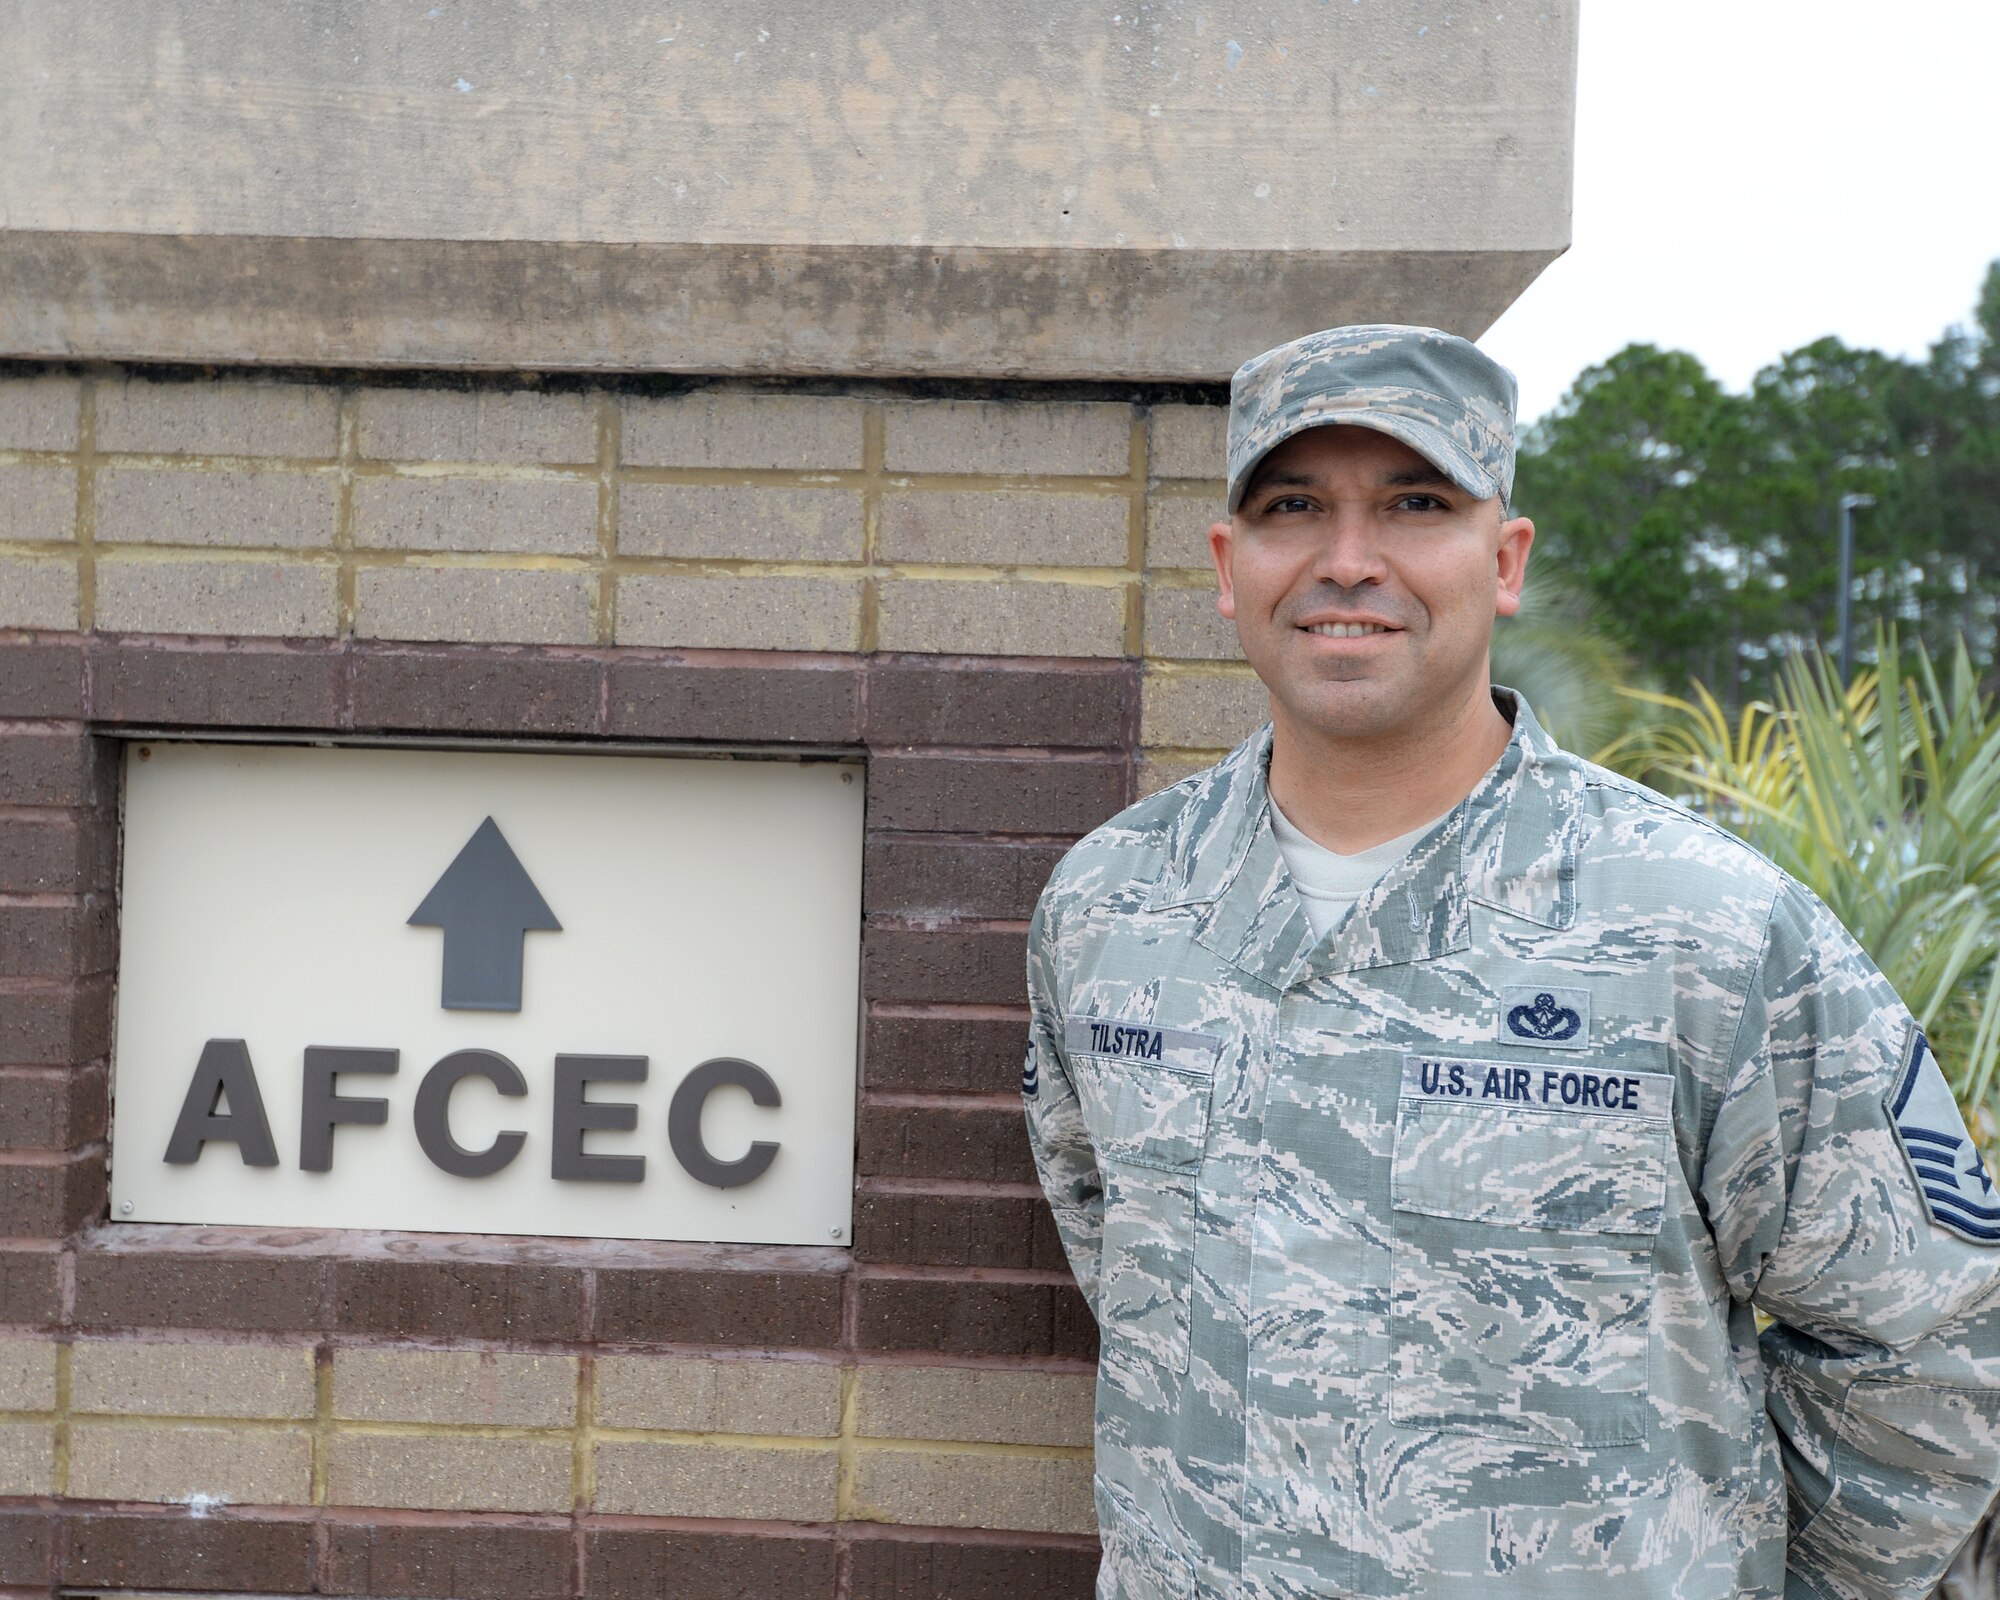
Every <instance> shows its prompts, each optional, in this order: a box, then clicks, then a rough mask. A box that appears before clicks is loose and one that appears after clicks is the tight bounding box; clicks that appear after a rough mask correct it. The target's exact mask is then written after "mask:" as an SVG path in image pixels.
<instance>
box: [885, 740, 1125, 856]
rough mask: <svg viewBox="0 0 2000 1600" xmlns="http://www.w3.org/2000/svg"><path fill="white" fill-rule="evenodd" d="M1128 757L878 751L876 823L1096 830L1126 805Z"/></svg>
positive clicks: (915, 827) (944, 829) (956, 829)
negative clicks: (1103, 757) (887, 752)
mask: <svg viewBox="0 0 2000 1600" xmlns="http://www.w3.org/2000/svg"><path fill="white" fill-rule="evenodd" d="M1125 795H1126V764H1125V762H1124V761H1123V759H1122V758H1121V759H1117V760H1112V759H1088V760H1080V759H1074V758H1071V759H1061V760H1058V759H1054V758H1050V757H1043V756H1017V757H1004V756H905V755H894V756H877V757H875V758H874V759H873V760H872V761H871V762H870V763H869V767H868V826H869V827H870V828H871V829H874V830H877V831H883V832H887V831H891V830H893V831H898V832H912V833H1040V834H1059V835H1063V836H1065V837H1074V836H1075V835H1078V834H1083V833H1088V832H1089V831H1090V830H1091V829H1092V828H1094V827H1096V826H1097V825H1098V824H1099V823H1100V822H1102V821H1104V820H1105V818H1107V817H1109V816H1111V815H1112V814H1113V813H1114V812H1116V811H1118V810H1119V809H1120V808H1121V807H1122V806H1124V804H1125Z"/></svg>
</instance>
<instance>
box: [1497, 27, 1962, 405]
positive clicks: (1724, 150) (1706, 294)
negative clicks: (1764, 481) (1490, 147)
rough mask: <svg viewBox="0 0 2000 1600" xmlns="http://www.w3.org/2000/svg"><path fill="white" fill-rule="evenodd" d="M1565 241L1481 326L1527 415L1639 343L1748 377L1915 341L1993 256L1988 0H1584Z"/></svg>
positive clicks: (1737, 381)
mask: <svg viewBox="0 0 2000 1600" xmlns="http://www.w3.org/2000/svg"><path fill="white" fill-rule="evenodd" d="M1582 29H1583V31H1582V42H1581V48H1580V58H1579V62H1578V68H1577V107H1576V210H1575V220H1574V226H1573V230H1572V233H1571V239H1572V241H1573V242H1572V243H1571V245H1570V249H1569V253H1568V254H1567V255H1565V256H1563V257H1562V258H1560V259H1559V260H1558V261H1557V262H1556V263H1555V264H1554V265H1553V266H1551V267H1550V268H1549V269H1548V270H1547V271H1546V272H1544V273H1543V274H1542V276H1541V277H1540V278H1539V279H1538V280H1537V281H1536V282H1535V283H1534V284H1533V285H1532V286H1531V287H1530V288H1529V289H1528V291H1527V293H1526V294H1524V295H1523V296H1522V297H1521V298H1520V300H1519V301H1517V302H1516V303H1515V305H1514V307H1513V308H1512V309H1511V310H1510V311H1508V312H1507V314H1506V315H1505V316H1504V317H1502V318H1501V319H1500V321H1499V322H1498V323H1496V324H1495V325H1494V327H1493V329H1492V330H1491V331H1490V332H1489V333H1488V334H1487V335H1486V337H1485V338H1484V339H1483V340H1482V341H1481V343H1482V344H1483V345H1484V347H1485V348H1486V349H1487V350H1489V351H1491V352H1492V353H1493V355H1495V356H1496V357H1497V358H1499V359H1500V360H1501V361H1503V362H1505V363H1506V364H1507V365H1508V366H1509V367H1512V368H1513V369H1514V372H1515V373H1516V375H1517V376H1518V377H1519V378H1520V380H1521V416H1522V418H1523V420H1527V419H1531V418H1533V417H1535V416H1538V415H1539V414H1540V413H1541V412H1543V411H1545V410H1547V409H1548V408H1549V407H1550V406H1551V405H1553V404H1554V403H1555V402H1556V400H1557V399H1558V398H1559V397H1560V396H1561V394H1562V392H1563V390H1564V389H1566V388H1567V387H1568V386H1569V384H1570V382H1571V380H1572V379H1574V378H1575V376H1576V375H1577V373H1579V372H1580V371H1582V370H1583V369H1584V368H1585V367H1586V366H1589V365H1591V364H1593V363H1595V362H1599V361H1602V360H1604V359H1605V357H1607V356H1609V355H1611V354H1612V353H1613V352H1614V351H1616V350H1619V349H1621V348H1623V347H1624V346H1625V345H1627V344H1630V343H1633V342H1634V341H1641V340H1643V341H1646V342H1649V343H1652V344H1657V345H1662V346H1666V347H1669V348H1676V349H1682V350H1691V351H1693V352H1694V353H1695V354H1696V355H1697V356H1699V357H1700V358H1701V359H1702V361H1703V362H1704V363H1705V364H1706V365H1707V367H1708V369H1709V370H1710V371H1711V372H1713V373H1714V374H1715V375H1716V376H1717V377H1718V378H1720V379H1721V380H1722V382H1723V383H1724V384H1726V385H1727V386H1729V387H1730V388H1732V389H1741V388H1743V387H1744V386H1745V385H1746V384H1747V383H1748V382H1749V380H1750V377H1751V375H1752V374H1753V373H1754V372H1755V371H1756V370H1757V369H1758V368H1759V367H1760V366H1762V365H1764V363H1765V362H1767V361H1769V360H1771V359H1772V358H1773V357H1774V356H1777V355H1779V354H1780V353H1782V352H1783V351H1786V350H1790V349H1795V348H1796V347H1797V346H1799V345H1802V344H1805V343H1807V342H1809V341H1810V340H1813V339H1816V338H1818V337H1819V336H1820V335H1822V334H1827V333H1832V334H1837V335H1839V336H1840V337H1841V338H1842V339H1845V340H1846V341H1847V342H1848V343H1849V344H1854V345H1869V346H1874V347H1876V348H1879V349H1883V350H1888V351H1892V352H1899V353H1904V354H1911V355H1918V354H1921V353H1922V352H1923V351H1924V349H1925V348H1926V347H1927V346H1928V345H1929V344H1930V343H1931V342H1932V341H1933V340H1935V339H1936V338H1937V336H1938V334H1939V333H1941V332H1942V331H1943V330H1944V328H1945V327H1946V325H1947V324H1950V323H1953V322H1964V321H1966V320H1968V318H1969V317H1970V315H1971V311H1972V304H1973V300H1974V297H1975V295H1976V294H1977V292H1978V288H1979V281H1980V278H1981V275H1982V274H1983V273H1984V271H1985V267H1986V263H1987V262H1988V261H1990V260H1992V259H1993V258H1994V257H1996V256H2000V0H1903V3H1901V4H1887V3H1881V0H1870V3H1862V0H1810V3H1808V0H1732V3H1729V4H1722V3H1719V0H1583V23H1582Z"/></svg>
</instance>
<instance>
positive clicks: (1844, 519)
mask: <svg viewBox="0 0 2000 1600" xmlns="http://www.w3.org/2000/svg"><path fill="white" fill-rule="evenodd" d="M1874 503H1875V497H1874V496H1873V495H1872V494H1844V495H1842V496H1841V497H1840V684H1841V687H1842V688H1843V689H1844V688H1846V687H1847V684H1848V681H1849V680H1850V679H1851V678H1852V677H1853V676H1854V513H1855V510H1856V509H1857V508H1858V507H1861V506H1872V505H1873V504H1874Z"/></svg>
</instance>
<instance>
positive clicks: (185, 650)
mask: <svg viewBox="0 0 2000 1600" xmlns="http://www.w3.org/2000/svg"><path fill="white" fill-rule="evenodd" d="M341 677H342V668H341V655H340V652H339V651H338V650H337V649H334V648H332V647H329V646H326V645H303V646H286V647H279V648H276V649H272V648H260V649H253V650H245V649H241V648H220V647H218V646H216V645H214V644H209V643H204V644H200V645H194V644H168V643H158V642H152V641H139V640H132V639H101V640H99V641H98V642H97V644H96V646H95V647H94V648H93V649H92V651H91V690H90V709H91V716H92V718H93V720H95V721H97V722H106V723H127V724H133V723H136V724H142V725H144V726H148V727H190V728H336V727H338V726H339V725H340V708H341V698H342V684H341Z"/></svg>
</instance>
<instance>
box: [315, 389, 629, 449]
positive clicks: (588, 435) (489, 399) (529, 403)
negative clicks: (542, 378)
mask: <svg viewBox="0 0 2000 1600" xmlns="http://www.w3.org/2000/svg"><path fill="white" fill-rule="evenodd" d="M355 448H356V449H357V450H358V451H359V452H360V454H362V455H363V456H365V457H368V458H370V459H372V460H378V461H559V462H563V463H566V464H581V463H585V462H593V461H595V460H596V459H597V399H596V396H594V395H586V394H537V393H535V392H534V391H532V390H498V389H495V390H480V391H478V392H476V393H472V394H467V393H464V392H463V391H458V390H451V389H364V390H362V391H361V394H360V396H359V398H358V399H357V401H356V406H355Z"/></svg>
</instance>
